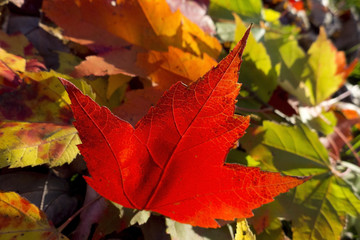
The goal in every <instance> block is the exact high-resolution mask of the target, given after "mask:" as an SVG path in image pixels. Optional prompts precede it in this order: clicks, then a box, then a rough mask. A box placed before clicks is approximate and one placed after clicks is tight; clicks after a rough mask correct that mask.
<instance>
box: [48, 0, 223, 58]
mask: <svg viewBox="0 0 360 240" xmlns="http://www.w3.org/2000/svg"><path fill="white" fill-rule="evenodd" d="M43 10H44V12H45V13H46V15H47V16H48V17H50V18H51V19H52V20H53V21H55V23H57V24H58V25H59V26H60V27H62V28H63V29H64V33H65V36H67V37H68V38H70V39H71V40H72V41H75V42H78V43H80V44H86V45H90V46H92V49H94V50H95V51H96V52H106V51H109V50H113V49H118V48H119V47H124V46H126V44H125V43H124V41H122V42H121V41H120V42H119V38H120V39H122V40H125V41H126V42H128V43H131V44H134V45H137V46H141V47H143V48H145V49H153V50H157V51H166V50H167V47H168V46H175V47H178V48H181V49H183V50H185V51H188V52H191V53H194V54H196V55H201V54H202V53H203V52H206V53H208V54H209V55H210V56H212V57H214V58H216V57H217V56H218V55H219V53H220V49H221V45H220V43H219V42H218V41H217V40H216V38H214V37H211V36H209V35H207V34H205V33H204V32H203V31H202V30H201V29H200V28H199V27H198V26H197V25H196V24H194V23H192V22H190V21H189V20H188V19H187V18H186V17H185V16H183V15H182V14H181V13H180V11H176V12H174V13H173V12H171V10H170V7H169V6H168V4H167V3H166V0H155V1H147V0H117V1H105V2H104V1H101V0H91V1H90V0H78V1H65V0H61V1H54V0H46V1H44V3H43ZM94 12H96V14H94Z"/></svg>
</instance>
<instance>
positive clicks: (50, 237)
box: [0, 192, 67, 240]
mask: <svg viewBox="0 0 360 240" xmlns="http://www.w3.org/2000/svg"><path fill="white" fill-rule="evenodd" d="M0 239H2V240H20V239H23V240H27V239H36V240H42V239H44V240H60V239H62V240H65V239H67V238H66V237H65V236H63V235H62V234H61V233H59V232H58V231H57V230H56V228H55V227H54V226H52V225H51V224H50V223H49V221H48V220H47V218H46V216H45V214H44V213H43V212H42V211H41V210H40V209H38V208H37V207H36V206H35V205H34V204H31V203H30V202H29V201H27V200H26V199H24V198H22V197H21V196H20V195H18V194H17V193H15V192H5V193H1V192H0Z"/></svg>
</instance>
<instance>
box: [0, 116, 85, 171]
mask: <svg viewBox="0 0 360 240" xmlns="http://www.w3.org/2000/svg"><path fill="white" fill-rule="evenodd" d="M80 143H81V142H80V139H79V136H78V135H77V131H76V129H75V128H74V127H73V126H66V125H56V124H53V123H27V122H0V168H2V167H6V166H10V167H11V168H14V167H26V166H36V165H40V164H48V165H49V166H50V167H55V166H60V165H63V164H64V163H70V162H71V161H72V160H73V159H74V158H75V157H76V155H77V154H78V153H79V150H78V149H77V147H76V145H77V144H80Z"/></svg>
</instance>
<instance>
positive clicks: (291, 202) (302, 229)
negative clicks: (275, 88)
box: [259, 121, 360, 240]
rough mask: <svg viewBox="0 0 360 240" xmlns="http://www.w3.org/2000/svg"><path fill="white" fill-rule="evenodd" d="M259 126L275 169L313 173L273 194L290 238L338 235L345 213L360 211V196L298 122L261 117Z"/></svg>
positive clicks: (309, 132) (313, 136) (334, 236)
mask: <svg viewBox="0 0 360 240" xmlns="http://www.w3.org/2000/svg"><path fill="white" fill-rule="evenodd" d="M261 130H262V131H263V132H264V135H263V141H262V142H261V143H260V145H263V146H265V147H267V148H268V149H269V150H270V151H271V153H272V155H273V163H274V166H276V167H277V169H278V170H280V171H282V172H283V173H286V174H292V175H298V176H304V175H309V174H311V175H313V177H312V178H311V179H310V180H308V181H307V182H305V183H304V184H302V185H301V186H298V187H297V188H295V190H294V191H291V192H289V193H287V194H283V195H282V196H280V197H279V198H277V201H279V204H280V206H286V211H279V213H278V214H279V216H278V217H284V216H283V215H282V214H285V218H287V219H288V220H291V221H292V231H293V239H294V240H298V239H301V240H303V239H319V240H320V239H339V238H340V235H341V232H342V230H343V227H344V225H345V218H346V215H348V214H349V215H352V216H357V215H359V214H360V212H359V209H360V200H359V198H358V197H357V196H356V195H355V194H354V189H353V188H352V185H351V184H349V183H348V182H346V181H344V180H343V179H342V178H341V177H340V176H342V175H341V174H339V170H337V169H336V168H335V166H334V165H332V164H331V163H330V161H329V159H328V153H327V150H326V149H325V147H324V146H323V145H322V144H321V143H320V141H319V139H318V136H317V134H316V133H315V132H313V131H311V130H310V129H309V128H308V127H306V126H305V125H304V124H300V123H299V124H297V125H296V126H286V125H279V124H276V123H273V122H269V121H265V122H264V125H263V127H262V128H261ZM260 210H261V208H260ZM260 210H259V211H260ZM267 214H268V213H267Z"/></svg>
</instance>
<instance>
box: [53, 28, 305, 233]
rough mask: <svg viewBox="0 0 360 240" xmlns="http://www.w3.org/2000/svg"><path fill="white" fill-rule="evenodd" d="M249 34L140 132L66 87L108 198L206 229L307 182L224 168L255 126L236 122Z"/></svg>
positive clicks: (85, 150)
mask: <svg viewBox="0 0 360 240" xmlns="http://www.w3.org/2000/svg"><path fill="white" fill-rule="evenodd" d="M249 31H250V29H248V31H247V32H246V33H245V36H244V37H243V39H242V40H241V41H240V42H239V43H238V45H237V46H236V47H235V48H234V50H233V51H232V52H231V53H230V54H229V55H228V56H227V57H226V58H224V59H223V60H222V61H221V62H220V63H219V65H218V66H217V67H215V68H213V69H212V70H210V71H209V72H208V73H206V74H205V75H204V76H203V77H202V78H200V79H199V80H198V81H197V82H195V83H193V84H192V85H190V86H186V85H185V84H183V83H181V82H178V83H176V84H174V85H173V86H172V87H171V88H170V89H169V90H168V91H166V92H165V93H164V95H163V96H162V97H161V99H160V100H159V102H158V103H157V105H156V106H155V107H152V108H151V109H150V110H149V112H148V113H147V114H146V115H145V116H144V117H143V118H142V119H141V120H140V121H139V122H138V123H137V124H136V126H135V128H133V127H132V126H131V125H130V124H129V123H128V122H125V121H123V120H121V119H119V118H117V117H115V116H114V115H113V114H112V113H111V112H110V111H109V110H108V109H107V108H105V107H100V106H98V105H97V104H96V103H95V102H93V101H92V100H91V99H90V98H89V97H87V96H85V95H83V94H82V93H81V92H80V90H78V89H77V88H76V87H75V86H74V85H72V84H71V83H69V82H67V81H66V80H65V79H60V80H61V81H62V83H63V85H64V86H65V88H66V90H67V92H68V94H69V97H70V99H71V101H72V105H71V107H72V110H73V113H74V116H75V119H76V121H75V122H74V125H75V127H76V128H77V130H78V132H79V136H80V138H81V140H82V144H81V145H79V146H78V147H79V149H80V151H81V153H82V155H83V156H84V158H85V161H86V162H87V166H88V169H89V172H90V175H91V177H85V179H86V181H87V182H88V184H89V185H90V186H91V187H93V188H94V189H95V190H96V191H97V192H98V193H99V194H100V195H102V196H103V197H105V198H107V199H109V200H111V201H114V202H116V203H119V204H121V205H123V206H125V207H128V208H136V209H145V210H151V211H155V212H158V213H161V214H163V215H165V216H168V217H170V218H172V219H174V220H176V221H179V222H183V223H188V224H191V225H193V226H200V227H219V224H218V223H217V222H216V219H224V220H233V219H234V218H246V217H250V216H252V211H251V210H252V209H254V208H256V207H259V206H261V205H262V204H264V203H267V202H270V201H272V200H273V197H274V196H276V195H278V194H280V193H283V192H286V191H288V189H289V188H292V187H295V186H297V185H299V184H301V183H303V182H304V181H306V180H307V178H297V177H291V176H281V175H280V174H279V173H271V172H262V171H260V169H259V168H254V167H253V168H251V167H245V166H241V165H238V164H228V163H224V160H225V158H226V155H227V153H228V152H229V149H230V148H232V147H233V146H234V143H235V142H236V141H237V139H238V138H240V137H241V136H242V135H243V134H244V132H245V129H246V128H247V127H248V125H249V117H243V116H238V115H234V104H235V99H236V97H237V95H238V92H239V88H240V85H239V84H238V83H237V76H238V73H237V72H238V71H239V68H240V64H241V56H242V52H243V50H244V47H245V44H246V39H247V37H248V36H249Z"/></svg>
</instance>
